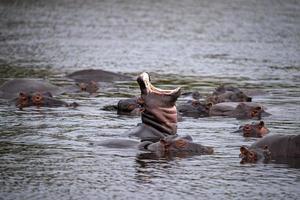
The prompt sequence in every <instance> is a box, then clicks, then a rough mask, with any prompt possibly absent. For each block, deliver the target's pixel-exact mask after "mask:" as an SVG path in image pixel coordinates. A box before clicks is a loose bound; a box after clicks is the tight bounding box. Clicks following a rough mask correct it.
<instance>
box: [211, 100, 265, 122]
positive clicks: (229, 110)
mask: <svg viewBox="0 0 300 200" xmlns="http://www.w3.org/2000/svg"><path fill="white" fill-rule="evenodd" d="M269 115H270V113H267V112H266V111H265V110H264V108H263V107H262V106H261V105H260V104H257V103H253V102H242V103H237V102H224V103H218V104H215V105H213V106H212V107H211V108H210V111H209V116H228V117H235V118H237V119H259V120H260V119H261V117H263V116H269Z"/></svg>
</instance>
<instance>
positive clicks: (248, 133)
mask: <svg viewBox="0 0 300 200" xmlns="http://www.w3.org/2000/svg"><path fill="white" fill-rule="evenodd" d="M235 132H241V133H242V134H243V136H244V137H257V138H261V137H264V136H265V135H267V134H268V133H269V132H270V131H269V129H268V128H267V127H266V126H265V123H264V122H263V121H260V122H257V123H252V124H245V125H242V126H240V128H239V130H237V131H235Z"/></svg>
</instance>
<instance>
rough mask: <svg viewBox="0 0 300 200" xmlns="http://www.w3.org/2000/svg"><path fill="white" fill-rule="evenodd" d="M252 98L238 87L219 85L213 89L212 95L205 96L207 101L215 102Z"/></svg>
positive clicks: (242, 100)
mask: <svg viewBox="0 0 300 200" xmlns="http://www.w3.org/2000/svg"><path fill="white" fill-rule="evenodd" d="M251 101H252V98H251V97H249V96H247V95H246V94H245V93H244V92H243V91H241V90H240V89H239V88H236V87H232V86H224V85H221V86H219V87H218V88H216V89H215V91H214V92H213V94H212V95H210V96H208V97H207V98H206V102H207V103H212V104H217V103H222V102H251Z"/></svg>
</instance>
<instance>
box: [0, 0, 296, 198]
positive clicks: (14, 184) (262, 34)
mask: <svg viewBox="0 0 300 200" xmlns="http://www.w3.org/2000/svg"><path fill="white" fill-rule="evenodd" d="M0 64H1V66H4V65H5V66H20V67H24V68H26V67H35V68H38V69H40V68H46V69H51V70H52V71H54V72H55V75H51V76H49V77H48V79H49V80H50V81H51V82H52V83H54V84H59V85H68V84H73V83H72V82H71V81H70V80H68V79H66V78H64V75H65V74H67V73H70V72H72V71H75V70H78V69H88V68H99V69H104V70H109V71H113V72H122V73H127V74H129V75H131V76H137V75H138V74H139V73H141V72H143V71H148V72H150V74H151V75H152V78H153V80H154V83H155V85H156V86H159V87H162V88H175V87H177V86H181V87H182V88H183V90H185V91H189V90H198V91H199V92H200V93H201V94H202V95H203V96H205V95H207V94H209V93H210V92H212V91H213V89H214V88H215V87H217V86H218V85H220V84H221V83H229V84H231V85H233V86H238V87H240V88H242V89H245V90H248V91H254V90H255V91H258V92H257V94H258V95H256V96H254V97H253V101H255V102H259V103H262V104H263V105H264V106H266V107H267V108H268V112H270V113H271V114H272V116H270V117H268V118H264V121H265V123H266V125H267V126H268V127H269V129H270V130H271V133H270V134H299V128H300V2H299V1H293V0H278V1H271V0H263V1H254V0H253V1H252V0H250V1H248V0H242V1H240V0H229V1H221V0H216V1H209V0H203V1H198V0H186V1H172V0H166V1H162V0H151V1H150V0H149V1H142V0H140V1H139V0H132V1H125V0H119V1H116V0H109V1H96V0H95V1H92V0H86V1H81V0H51V1H41V0H40V1H33V0H32V1H31V0H22V1H21V0H19V1H16V0H1V1H0ZM1 66H0V67H1ZM7 78H9V77H7ZM4 80H6V79H2V81H4ZM100 88H101V86H100ZM138 94H139V88H138V85H137V83H136V82H135V81H128V82H119V83H116V84H114V85H113V86H111V87H104V86H103V87H102V88H101V91H100V93H99V95H98V96H96V97H89V96H86V95H85V96H84V95H83V96H67V95H64V96H62V97H61V98H62V99H63V100H66V101H68V102H72V101H76V102H78V103H79V104H80V105H81V106H80V107H78V108H77V109H69V108H28V109H24V110H23V111H19V110H17V109H16V108H15V107H14V106H7V105H5V104H1V105H0V199H299V198H300V189H299V188H300V170H299V168H300V165H299V162H297V161H295V162H288V163H286V162H280V163H276V162H271V163H268V164H265V163H258V164H245V165H242V164H240V163H239V161H240V159H239V147H240V146H241V145H250V144H251V143H253V142H254V141H255V139H245V138H243V137H242V136H240V135H239V134H237V133H232V132H233V131H234V130H236V129H237V128H238V127H239V126H240V125H241V124H244V123H246V122H251V120H249V121H248V120H246V121H245V120H244V121H240V120H236V119H233V118H223V117H209V118H200V119H194V118H184V120H183V121H182V122H180V123H179V124H178V133H179V134H182V135H183V134H189V135H191V136H192V137H193V139H194V140H195V141H196V142H199V143H202V144H204V145H210V146H214V147H215V154H214V155H209V156H193V157H183V158H180V157H177V158H162V159H153V158H151V157H150V158H147V157H145V156H144V157H143V156H141V155H139V152H137V151H136V150H134V149H109V148H104V147H100V146H97V145H91V143H93V142H95V141H96V142H97V141H102V140H104V139H107V138H127V137H126V133H127V132H128V131H130V130H131V129H132V128H133V127H135V126H136V124H137V123H139V122H140V118H139V117H128V116H118V115H117V114H116V113H115V112H113V111H104V110H102V109H101V108H103V106H105V105H110V104H115V103H116V102H117V101H118V100H119V99H121V98H124V97H125V96H130V95H132V96H134V95H138ZM181 101H183V100H182V99H181Z"/></svg>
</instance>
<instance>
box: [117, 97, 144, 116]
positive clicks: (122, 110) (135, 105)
mask: <svg viewBox="0 0 300 200" xmlns="http://www.w3.org/2000/svg"><path fill="white" fill-rule="evenodd" d="M117 113H118V114H120V115H140V114H141V106H140V104H139V98H137V97H133V98H128V99H121V100H120V101H119V102H118V105H117Z"/></svg>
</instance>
